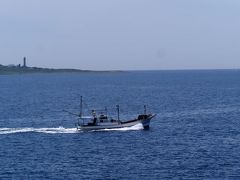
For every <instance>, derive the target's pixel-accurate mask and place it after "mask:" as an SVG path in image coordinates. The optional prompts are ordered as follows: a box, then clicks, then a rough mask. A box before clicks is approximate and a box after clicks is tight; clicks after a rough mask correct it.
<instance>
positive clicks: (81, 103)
mask: <svg viewBox="0 0 240 180" xmlns="http://www.w3.org/2000/svg"><path fill="white" fill-rule="evenodd" d="M82 108H83V98H82V96H81V97H80V114H79V117H80V118H82V115H83V112H82Z"/></svg>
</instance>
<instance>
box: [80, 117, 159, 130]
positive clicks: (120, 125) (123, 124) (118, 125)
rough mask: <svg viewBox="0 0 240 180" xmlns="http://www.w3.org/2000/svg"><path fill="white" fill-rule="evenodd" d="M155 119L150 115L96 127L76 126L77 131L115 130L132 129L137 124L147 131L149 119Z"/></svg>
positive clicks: (99, 124)
mask: <svg viewBox="0 0 240 180" xmlns="http://www.w3.org/2000/svg"><path fill="white" fill-rule="evenodd" d="M153 117H155V115H151V116H149V117H147V118H146V119H135V120H131V121H126V122H114V123H97V124H96V125H78V126H77V129H78V130H88V131H91V130H101V129H117V128H125V127H132V126H135V125H137V124H142V125H143V128H144V129H149V125H150V122H151V119H152V118H153Z"/></svg>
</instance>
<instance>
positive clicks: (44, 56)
mask: <svg viewBox="0 0 240 180" xmlns="http://www.w3.org/2000/svg"><path fill="white" fill-rule="evenodd" d="M0 55H1V57H0V64H4V65H8V64H19V63H22V59H23V57H24V56H26V57H27V64H28V66H38V67H51V68H77V69H91V70H165V69H167V70H168V69H231V68H234V69H235V68H240V1H239V0H21V1H20V0H1V1H0Z"/></svg>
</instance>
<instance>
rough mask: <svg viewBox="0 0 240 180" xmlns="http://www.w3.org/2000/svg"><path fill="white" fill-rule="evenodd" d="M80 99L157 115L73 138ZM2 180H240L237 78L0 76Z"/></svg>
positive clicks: (230, 74) (212, 74)
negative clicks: (148, 121) (145, 126)
mask: <svg viewBox="0 0 240 180" xmlns="http://www.w3.org/2000/svg"><path fill="white" fill-rule="evenodd" d="M80 96H83V97H84V100H85V103H84V107H85V111H84V113H85V114H86V113H87V112H89V111H91V109H93V108H97V109H99V108H104V107H105V106H107V107H108V108H109V113H110V114H111V115H112V116H116V110H115V106H116V105H117V104H119V105H120V108H121V114H120V118H122V119H128V118H132V117H135V116H136V115H137V114H139V113H142V112H143V105H144V104H146V105H148V111H149V112H153V113H157V117H156V118H155V119H154V120H152V122H151V127H150V129H149V130H143V129H142V127H141V125H136V126H134V127H132V128H125V129H116V130H102V131H91V132H81V131H76V128H75V123H76V121H77V119H76V117H75V116H72V115H70V114H68V113H66V112H64V111H63V110H67V111H71V112H74V113H78V112H79V100H80ZM0 179H240V71H237V70H209V71H207V70H206V71H136V72H123V73H80V74H71V73H69V74H64V73H62V74H26V75H1V76H0Z"/></svg>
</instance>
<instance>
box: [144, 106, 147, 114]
mask: <svg viewBox="0 0 240 180" xmlns="http://www.w3.org/2000/svg"><path fill="white" fill-rule="evenodd" d="M144 114H145V115H146V114H147V106H146V105H144Z"/></svg>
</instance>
